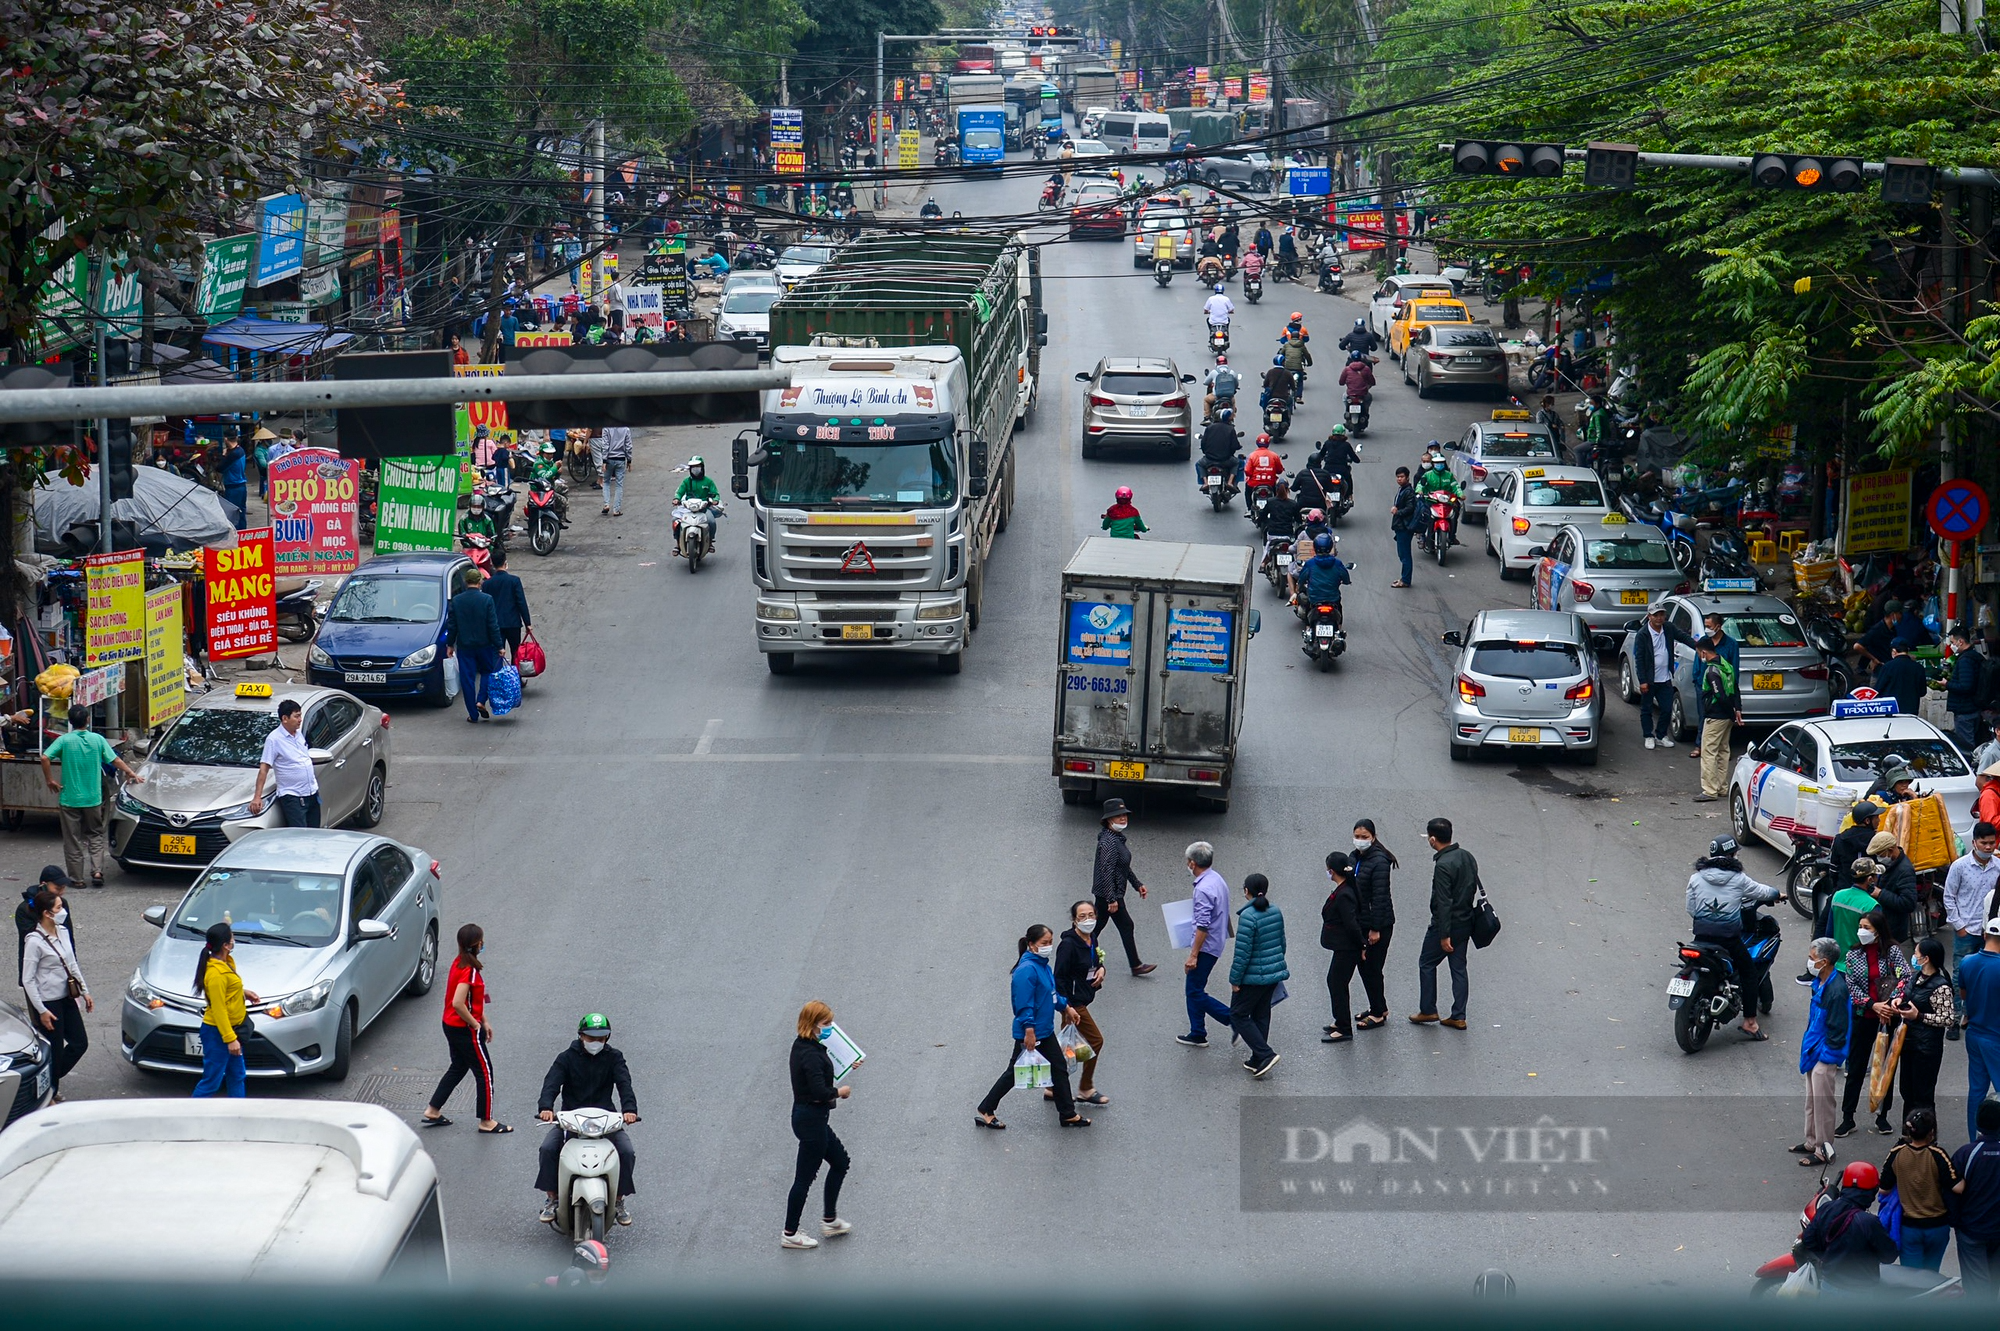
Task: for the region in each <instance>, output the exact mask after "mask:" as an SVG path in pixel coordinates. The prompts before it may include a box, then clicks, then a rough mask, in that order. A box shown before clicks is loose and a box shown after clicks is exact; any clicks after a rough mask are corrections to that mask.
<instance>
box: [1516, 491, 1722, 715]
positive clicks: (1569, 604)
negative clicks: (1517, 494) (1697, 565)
mask: <svg viewBox="0 0 2000 1331" xmlns="http://www.w3.org/2000/svg"><path fill="white" fill-rule="evenodd" d="M1622 516H1623V515H1621V514H1617V513H1613V514H1611V515H1610V517H1613V518H1620V519H1621V521H1620V522H1617V523H1611V522H1609V520H1608V519H1607V520H1606V522H1604V523H1596V522H1593V523H1587V524H1586V523H1581V522H1577V523H1569V524H1566V525H1565V526H1564V527H1563V528H1562V530H1561V531H1558V532H1557V533H1556V534H1555V535H1554V536H1553V537H1551V538H1550V539H1549V543H1548V544H1547V545H1546V546H1539V545H1538V546H1536V547H1535V548H1534V550H1531V551H1530V552H1529V553H1530V554H1533V555H1534V556H1535V562H1534V568H1533V579H1534V581H1533V585H1532V587H1531V588H1530V589H1529V592H1528V603H1529V604H1530V605H1533V606H1535V607H1536V608H1537V609H1541V610H1573V611H1575V612H1576V613H1577V614H1579V615H1581V616H1583V622H1584V623H1586V624H1588V625H1589V626H1590V627H1591V629H1592V630H1593V631H1596V632H1607V633H1608V632H1615V631H1616V630H1619V629H1623V628H1624V627H1625V626H1626V625H1627V624H1629V623H1631V622H1632V619H1633V617H1634V616H1637V615H1643V614H1645V613H1646V609H1647V607H1649V606H1650V605H1652V603H1653V602H1654V601H1655V600H1657V599H1658V598H1659V597H1661V596H1664V595H1665V594H1667V593H1668V592H1671V591H1675V590H1685V589H1686V587H1687V580H1686V579H1687V575H1686V574H1684V573H1682V572H1681V569H1680V565H1678V564H1676V563H1674V556H1673V551H1672V550H1670V549H1669V548H1668V546H1667V543H1666V541H1665V539H1664V538H1662V537H1661V535H1660V533H1659V532H1658V531H1656V530H1654V529H1653V528H1651V527H1641V526H1637V525H1635V524H1630V523H1625V522H1623V521H1622ZM1491 525H1492V524H1491V523H1489V524H1488V526H1489V527H1490V526H1491ZM1631 696H1633V697H1637V696H1638V695H1637V693H1636V692H1634V693H1633V694H1632V695H1631Z"/></svg>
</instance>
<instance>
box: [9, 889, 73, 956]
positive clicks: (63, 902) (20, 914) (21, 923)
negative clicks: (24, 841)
mask: <svg viewBox="0 0 2000 1331" xmlns="http://www.w3.org/2000/svg"><path fill="white" fill-rule="evenodd" d="M74 886H76V884H75V882H74V881H73V880H72V879H71V878H70V876H69V875H68V874H66V873H64V872H63V869H62V866H61V865H60V864H48V865H44V866H42V876H41V879H40V880H39V881H38V882H36V883H34V884H33V885H32V886H30V887H27V888H25V889H23V890H22V892H21V904H20V905H18V906H16V907H14V932H15V933H18V934H19V935H20V936H21V945H20V947H19V948H16V949H15V952H14V966H15V969H17V970H18V969H19V968H20V965H21V954H22V953H23V952H24V951H25V950H26V949H27V946H28V935H29V934H30V933H32V932H33V931H34V928H35V926H36V925H38V924H40V923H41V919H42V917H41V914H40V912H38V911H37V910H36V909H35V898H36V897H37V896H39V895H40V894H41V891H42V889H43V888H45V887H46V888H47V889H49V891H51V892H53V893H55V894H56V898H57V900H56V923H57V924H58V925H60V926H61V927H62V935H63V941H64V942H66V943H68V944H69V950H70V955H71V956H75V955H76V921H74V920H73V919H71V918H70V912H69V890H70V889H71V888H72V887H74Z"/></svg>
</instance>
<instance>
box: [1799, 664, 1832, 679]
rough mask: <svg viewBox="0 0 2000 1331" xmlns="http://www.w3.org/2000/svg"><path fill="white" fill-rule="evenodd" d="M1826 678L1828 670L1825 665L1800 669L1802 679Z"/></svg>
mask: <svg viewBox="0 0 2000 1331" xmlns="http://www.w3.org/2000/svg"><path fill="white" fill-rule="evenodd" d="M1826 676H1827V670H1826V667H1825V666H1823V665H1812V666H1802V667H1800V669H1799V678H1800V679H1825V678H1826Z"/></svg>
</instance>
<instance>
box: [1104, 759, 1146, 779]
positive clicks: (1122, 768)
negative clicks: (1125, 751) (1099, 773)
mask: <svg viewBox="0 0 2000 1331" xmlns="http://www.w3.org/2000/svg"><path fill="white" fill-rule="evenodd" d="M1104 774H1105V775H1106V776H1108V777H1110V778H1111V779H1112V780H1113V781H1144V780H1145V779H1146V764H1144V763H1106V764H1104Z"/></svg>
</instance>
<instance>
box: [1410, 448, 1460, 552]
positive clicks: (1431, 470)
mask: <svg viewBox="0 0 2000 1331" xmlns="http://www.w3.org/2000/svg"><path fill="white" fill-rule="evenodd" d="M1439 490H1442V491H1445V492H1447V493H1448V494H1450V495H1451V497H1452V500H1453V503H1452V506H1451V543H1452V544H1453V545H1457V544H1458V515H1459V514H1460V513H1461V512H1462V511H1463V510H1464V508H1465V487H1464V486H1462V485H1460V484H1459V483H1458V481H1457V479H1456V478H1455V477H1453V476H1452V474H1451V469H1450V468H1449V467H1447V466H1445V463H1444V450H1443V449H1442V448H1440V447H1439V446H1438V441H1437V440H1435V439H1433V440H1431V442H1430V446H1429V447H1428V448H1426V449H1425V450H1424V467H1423V470H1422V471H1421V472H1419V473H1418V474H1417V493H1418V494H1420V495H1428V494H1431V493H1433V492H1435V491H1439Z"/></svg>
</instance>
